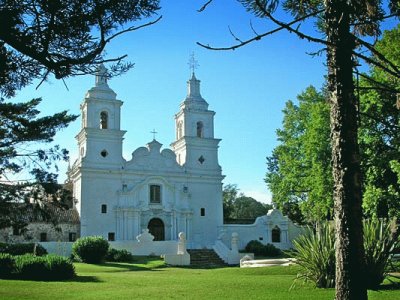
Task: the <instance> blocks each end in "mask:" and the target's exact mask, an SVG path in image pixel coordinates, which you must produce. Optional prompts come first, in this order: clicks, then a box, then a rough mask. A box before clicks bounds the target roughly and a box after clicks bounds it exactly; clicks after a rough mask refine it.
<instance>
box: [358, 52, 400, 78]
mask: <svg viewBox="0 0 400 300" xmlns="http://www.w3.org/2000/svg"><path fill="white" fill-rule="evenodd" d="M353 55H355V56H357V57H359V58H361V59H362V60H364V61H365V62H367V63H369V64H372V65H374V66H376V67H378V68H380V69H382V70H384V71H385V72H386V73H388V74H390V75H392V76H394V77H396V78H400V72H396V71H393V70H391V69H389V68H387V67H386V66H384V65H383V64H381V63H379V62H377V61H375V60H373V59H372V58H369V57H367V56H365V55H363V54H361V53H358V52H355V51H353Z"/></svg>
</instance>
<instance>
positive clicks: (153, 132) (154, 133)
mask: <svg viewBox="0 0 400 300" xmlns="http://www.w3.org/2000/svg"><path fill="white" fill-rule="evenodd" d="M150 133H152V134H153V140H155V139H156V133H158V132H157V131H156V130H155V129H153V131H150Z"/></svg>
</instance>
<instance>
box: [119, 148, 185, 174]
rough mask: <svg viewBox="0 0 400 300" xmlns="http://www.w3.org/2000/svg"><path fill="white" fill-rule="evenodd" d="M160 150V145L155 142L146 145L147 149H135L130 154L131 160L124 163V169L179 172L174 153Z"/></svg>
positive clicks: (179, 168)
mask: <svg viewBox="0 0 400 300" xmlns="http://www.w3.org/2000/svg"><path fill="white" fill-rule="evenodd" d="M160 149H161V144H160V143H158V142H157V141H153V142H151V143H149V144H147V148H146V147H139V148H137V149H136V150H135V151H133V152H132V159H131V160H129V161H127V162H126V167H125V169H127V170H135V169H140V170H160V171H164V170H165V171H181V170H182V168H181V166H180V165H179V164H178V163H177V162H176V155H175V153H174V152H173V151H172V150H171V149H163V150H161V151H160Z"/></svg>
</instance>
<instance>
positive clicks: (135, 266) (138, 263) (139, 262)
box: [99, 256, 168, 272]
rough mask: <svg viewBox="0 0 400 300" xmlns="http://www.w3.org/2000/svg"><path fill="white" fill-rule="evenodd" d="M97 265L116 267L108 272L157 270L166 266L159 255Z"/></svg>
mask: <svg viewBox="0 0 400 300" xmlns="http://www.w3.org/2000/svg"><path fill="white" fill-rule="evenodd" d="M99 266H102V267H106V268H117V270H109V271H108V272H131V271H135V272H137V271H158V270H160V269H164V268H167V267H168V266H167V265H166V264H164V262H163V261H161V260H160V258H159V257H152V256H143V257H135V259H134V260H133V261H132V262H130V263H122V262H105V263H102V264H100V265H99Z"/></svg>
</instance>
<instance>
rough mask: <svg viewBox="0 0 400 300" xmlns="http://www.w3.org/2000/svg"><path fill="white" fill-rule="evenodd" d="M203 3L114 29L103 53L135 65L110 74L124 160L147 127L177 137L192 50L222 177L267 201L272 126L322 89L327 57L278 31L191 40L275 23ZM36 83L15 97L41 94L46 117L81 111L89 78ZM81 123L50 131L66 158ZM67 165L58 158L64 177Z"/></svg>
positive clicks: (174, 5)
mask: <svg viewBox="0 0 400 300" xmlns="http://www.w3.org/2000/svg"><path fill="white" fill-rule="evenodd" d="M205 2H206V1H204V0H191V1H187V0H175V1H161V6H162V9H161V10H160V11H159V14H160V15H162V16H163V18H162V20H161V21H160V22H159V23H157V24H156V25H153V26H150V27H147V28H144V29H141V30H139V31H135V32H132V33H128V34H125V35H123V36H120V37H119V38H117V39H116V40H115V41H114V42H112V43H111V44H110V45H109V47H108V48H107V55H108V57H115V56H119V55H123V54H127V55H128V60H130V61H132V62H134V63H135V67H134V68H133V69H132V70H131V71H129V72H128V73H127V74H125V75H123V76H120V77H117V78H113V79H112V80H110V81H109V85H110V87H111V88H112V89H113V90H114V91H115V92H116V93H117V95H118V96H117V98H118V99H120V100H122V101H124V105H123V106H122V121H121V128H122V129H123V130H127V133H126V135H125V141H124V157H125V158H126V159H130V157H131V153H132V152H133V151H134V150H135V149H136V148H137V147H140V146H143V145H145V144H146V143H147V142H149V141H151V139H152V134H151V133H150V132H151V131H152V130H153V128H154V129H155V130H156V131H157V132H158V134H157V135H156V138H157V140H158V141H159V142H161V143H162V144H163V145H164V147H169V144H170V143H171V142H173V141H174V138H175V125H174V114H175V113H176V112H178V109H179V104H180V102H181V101H183V100H184V98H185V96H186V81H187V80H188V79H189V76H190V70H189V67H188V64H187V63H188V60H189V56H190V54H191V53H192V52H194V53H195V56H196V59H197V60H198V63H199V65H200V67H199V68H198V69H197V70H196V76H197V78H198V79H200V80H201V93H202V96H203V98H204V99H206V101H207V102H208V103H209V108H210V109H211V110H214V111H215V112H216V116H215V137H216V138H221V139H222V141H221V143H220V148H219V162H220V165H221V166H222V170H223V174H224V175H226V178H225V180H224V183H225V184H228V183H232V184H237V185H238V187H239V189H240V191H241V192H243V193H245V194H246V195H248V196H252V197H254V198H256V199H257V200H259V201H262V202H270V200H271V195H270V193H269V192H268V189H267V187H266V185H265V183H264V181H263V178H264V176H265V172H266V156H268V155H270V154H271V151H272V149H273V148H274V147H275V146H276V144H277V141H276V134H275V131H276V129H277V128H279V127H280V126H281V121H282V109H283V108H284V104H285V102H286V101H287V100H288V99H292V100H294V99H295V98H296V95H297V94H299V93H300V92H301V91H303V90H304V89H305V88H306V87H307V86H308V85H310V84H312V85H314V86H316V87H318V88H319V87H321V86H322V84H323V76H324V74H325V73H326V68H325V66H324V59H325V57H324V56H322V57H311V56H310V55H308V54H306V52H315V51H317V50H318V49H319V48H318V46H315V45H313V44H311V43H308V42H306V41H303V40H299V39H297V38H296V37H295V36H294V35H293V34H289V33H287V32H283V31H282V32H279V33H277V34H275V35H272V36H269V37H267V38H266V39H264V40H262V41H259V42H257V43H252V44H250V45H248V46H246V47H244V48H241V49H237V50H235V51H210V50H206V49H203V48H201V47H199V46H197V45H196V42H201V43H204V44H210V45H212V46H229V45H232V44H234V42H235V41H234V40H233V38H232V36H231V35H230V33H229V30H228V26H230V28H231V30H232V31H233V32H234V33H235V34H236V35H237V36H239V37H240V38H242V39H246V38H247V37H251V36H252V29H251V28H250V25H249V24H250V21H252V23H253V27H254V28H255V29H256V31H258V32H263V31H267V30H269V29H272V28H274V27H271V25H269V26H268V25H266V24H265V23H264V22H263V21H260V20H257V19H255V18H254V17H253V16H252V15H250V14H249V13H247V12H246V11H245V9H244V8H243V7H242V6H241V5H240V4H238V3H237V2H236V1H228V0H217V1H215V2H213V3H212V5H210V6H209V7H208V8H207V10H206V11H204V12H202V13H198V12H197V9H199V8H200V7H201V6H202V4H203V3H205ZM143 22H144V21H143ZM143 22H142V23H143ZM138 25H139V23H138ZM306 29H307V28H306ZM36 84H37V83H36ZM36 84H34V85H32V86H29V87H27V88H25V89H23V90H22V91H20V93H19V94H18V95H17V97H16V99H15V100H16V101H24V100H28V99H31V98H33V97H42V98H43V102H42V104H41V106H40V109H41V110H42V112H43V114H50V113H55V112H58V111H60V110H65V109H67V110H69V111H70V112H71V113H73V114H79V105H80V103H81V102H82V100H83V97H84V95H85V92H86V91H87V90H88V89H89V88H91V87H92V86H93V85H94V78H93V77H92V76H84V77H82V76H81V77H77V78H70V79H67V80H66V85H67V86H68V89H69V90H67V89H66V88H65V86H64V84H63V83H62V81H57V80H55V79H51V80H50V81H49V82H45V83H43V84H42V85H41V86H40V87H39V89H38V90H36V89H35V87H36ZM79 130H80V120H77V121H75V122H74V123H73V124H71V125H70V126H69V127H68V128H67V129H65V130H63V131H62V132H60V133H59V134H58V135H57V136H56V143H58V144H60V145H61V146H62V147H66V148H67V149H68V150H69V151H70V156H71V160H72V161H73V160H74V159H75V158H76V156H77V146H76V141H75V135H76V134H77V133H78V131H79ZM66 167H67V164H63V165H61V173H62V174H61V175H60V179H62V180H63V179H65V175H64V173H65V170H66Z"/></svg>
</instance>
